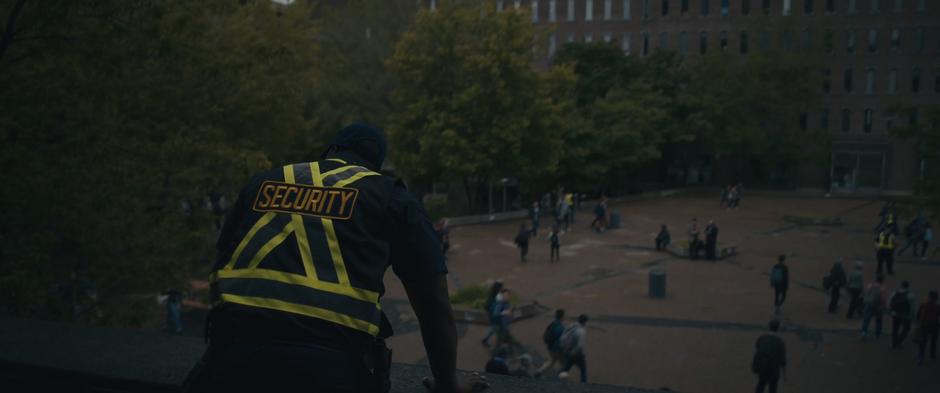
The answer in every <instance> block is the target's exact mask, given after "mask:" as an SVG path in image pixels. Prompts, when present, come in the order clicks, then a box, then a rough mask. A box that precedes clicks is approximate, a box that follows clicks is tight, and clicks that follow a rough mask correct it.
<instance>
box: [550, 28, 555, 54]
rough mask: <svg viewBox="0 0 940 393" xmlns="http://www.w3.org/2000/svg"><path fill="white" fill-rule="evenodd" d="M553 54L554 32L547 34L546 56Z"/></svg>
mask: <svg viewBox="0 0 940 393" xmlns="http://www.w3.org/2000/svg"><path fill="white" fill-rule="evenodd" d="M552 56H555V33H552V34H551V35H550V36H548V57H549V58H551V57H552Z"/></svg>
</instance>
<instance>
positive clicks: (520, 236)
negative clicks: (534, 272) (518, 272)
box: [515, 223, 532, 263]
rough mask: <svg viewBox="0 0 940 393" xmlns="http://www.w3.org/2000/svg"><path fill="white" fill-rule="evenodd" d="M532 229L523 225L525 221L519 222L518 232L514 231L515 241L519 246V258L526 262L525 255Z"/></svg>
mask: <svg viewBox="0 0 940 393" xmlns="http://www.w3.org/2000/svg"><path fill="white" fill-rule="evenodd" d="M531 236H532V231H530V230H529V229H528V228H526V227H525V223H522V224H519V232H518V233H516V239H515V243H516V246H517V247H519V260H521V261H522V263H525V262H526V255H528V254H529V237H531Z"/></svg>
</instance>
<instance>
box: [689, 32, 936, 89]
mask: <svg viewBox="0 0 940 393" xmlns="http://www.w3.org/2000/svg"><path fill="white" fill-rule="evenodd" d="M705 52H708V33H707V32H704V31H703V32H701V33H699V35H698V53H699V54H700V55H704V54H705ZM938 80H940V79H938Z"/></svg>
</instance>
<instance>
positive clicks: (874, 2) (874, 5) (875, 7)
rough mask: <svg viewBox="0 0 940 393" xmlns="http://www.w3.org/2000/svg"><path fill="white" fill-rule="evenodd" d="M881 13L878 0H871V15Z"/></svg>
mask: <svg viewBox="0 0 940 393" xmlns="http://www.w3.org/2000/svg"><path fill="white" fill-rule="evenodd" d="M878 11H881V4H880V2H879V1H878V0H871V13H873V14H877V13H878Z"/></svg>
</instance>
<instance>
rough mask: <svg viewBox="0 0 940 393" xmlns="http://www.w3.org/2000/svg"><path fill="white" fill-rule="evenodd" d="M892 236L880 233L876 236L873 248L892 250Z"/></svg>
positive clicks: (891, 234) (893, 238)
mask: <svg viewBox="0 0 940 393" xmlns="http://www.w3.org/2000/svg"><path fill="white" fill-rule="evenodd" d="M894 240H895V237H894V234H893V233H885V232H881V233H880V234H878V241H877V242H876V243H875V246H876V247H878V249H880V250H892V249H894Z"/></svg>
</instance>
